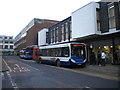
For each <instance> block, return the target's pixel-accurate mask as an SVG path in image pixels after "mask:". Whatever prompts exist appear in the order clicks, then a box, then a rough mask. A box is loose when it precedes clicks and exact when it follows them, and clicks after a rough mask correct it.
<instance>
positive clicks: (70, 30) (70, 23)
mask: <svg viewBox="0 0 120 90" xmlns="http://www.w3.org/2000/svg"><path fill="white" fill-rule="evenodd" d="M70 38H72V23H71V21H70Z"/></svg>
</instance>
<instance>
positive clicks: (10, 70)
mask: <svg viewBox="0 0 120 90" xmlns="http://www.w3.org/2000/svg"><path fill="white" fill-rule="evenodd" d="M3 61H4V63H5V64H6V66H7V67H8V69H9V71H10V72H12V69H11V68H10V66H8V64H7V63H6V61H5V60H4V59H3Z"/></svg>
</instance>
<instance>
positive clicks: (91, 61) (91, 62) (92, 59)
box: [90, 52, 96, 65]
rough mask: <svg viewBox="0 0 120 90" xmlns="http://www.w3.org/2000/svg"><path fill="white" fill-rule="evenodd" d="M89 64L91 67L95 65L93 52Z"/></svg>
mask: <svg viewBox="0 0 120 90" xmlns="http://www.w3.org/2000/svg"><path fill="white" fill-rule="evenodd" d="M90 64H91V65H95V64H96V61H95V53H94V52H92V53H91V56H90Z"/></svg>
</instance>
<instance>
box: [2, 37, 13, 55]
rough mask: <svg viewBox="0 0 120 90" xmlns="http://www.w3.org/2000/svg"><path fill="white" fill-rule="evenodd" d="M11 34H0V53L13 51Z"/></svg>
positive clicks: (5, 53) (7, 53)
mask: <svg viewBox="0 0 120 90" xmlns="http://www.w3.org/2000/svg"><path fill="white" fill-rule="evenodd" d="M14 41H15V40H14V39H13V36H5V35H0V55H10V54H13V52H14Z"/></svg>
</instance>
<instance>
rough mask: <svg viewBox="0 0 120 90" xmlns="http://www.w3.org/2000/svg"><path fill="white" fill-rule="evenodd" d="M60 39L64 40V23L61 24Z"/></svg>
mask: <svg viewBox="0 0 120 90" xmlns="http://www.w3.org/2000/svg"><path fill="white" fill-rule="evenodd" d="M62 41H64V25H62Z"/></svg>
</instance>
